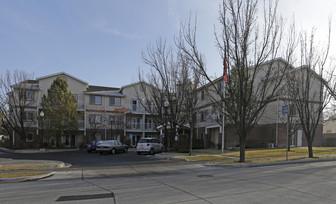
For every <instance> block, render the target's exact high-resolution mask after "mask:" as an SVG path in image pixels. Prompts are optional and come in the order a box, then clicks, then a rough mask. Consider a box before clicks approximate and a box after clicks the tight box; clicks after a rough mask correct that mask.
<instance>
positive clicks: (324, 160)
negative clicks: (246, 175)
mask: <svg viewBox="0 0 336 204" xmlns="http://www.w3.org/2000/svg"><path fill="white" fill-rule="evenodd" d="M329 161H336V158H327V159H309V160H295V161H282V162H269V163H255V164H213V165H212V164H203V165H204V166H208V167H233V168H248V167H262V166H275V165H286V164H301V163H316V162H329Z"/></svg>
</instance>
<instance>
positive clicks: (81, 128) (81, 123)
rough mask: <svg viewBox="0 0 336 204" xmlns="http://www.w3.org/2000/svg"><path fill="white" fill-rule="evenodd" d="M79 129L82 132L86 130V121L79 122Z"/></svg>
mask: <svg viewBox="0 0 336 204" xmlns="http://www.w3.org/2000/svg"><path fill="white" fill-rule="evenodd" d="M78 129H80V130H84V129H85V121H84V120H78Z"/></svg>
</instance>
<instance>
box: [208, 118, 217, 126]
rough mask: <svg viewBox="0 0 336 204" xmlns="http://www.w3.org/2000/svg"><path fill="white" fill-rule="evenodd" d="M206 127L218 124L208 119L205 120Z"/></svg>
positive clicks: (214, 120)
mask: <svg viewBox="0 0 336 204" xmlns="http://www.w3.org/2000/svg"><path fill="white" fill-rule="evenodd" d="M206 125H207V126H211V125H218V122H217V120H216V119H213V118H208V119H207V120H206Z"/></svg>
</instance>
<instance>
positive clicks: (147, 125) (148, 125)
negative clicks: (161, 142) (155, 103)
mask: <svg viewBox="0 0 336 204" xmlns="http://www.w3.org/2000/svg"><path fill="white" fill-rule="evenodd" d="M145 128H146V129H147V130H150V129H153V122H152V119H150V118H146V119H145Z"/></svg>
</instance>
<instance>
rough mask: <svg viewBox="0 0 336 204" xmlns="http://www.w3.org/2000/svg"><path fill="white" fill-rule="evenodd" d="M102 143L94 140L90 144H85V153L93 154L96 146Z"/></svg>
mask: <svg viewBox="0 0 336 204" xmlns="http://www.w3.org/2000/svg"><path fill="white" fill-rule="evenodd" d="M101 143H102V141H101V140H95V141H92V142H91V143H90V144H87V145H86V151H87V152H88V153H91V152H95V151H96V148H97V145H99V144H101Z"/></svg>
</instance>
